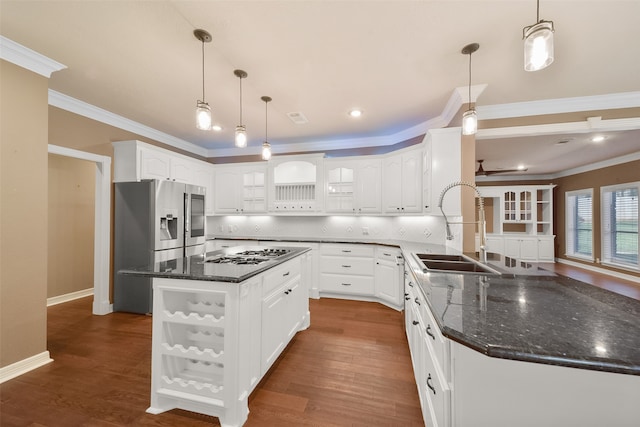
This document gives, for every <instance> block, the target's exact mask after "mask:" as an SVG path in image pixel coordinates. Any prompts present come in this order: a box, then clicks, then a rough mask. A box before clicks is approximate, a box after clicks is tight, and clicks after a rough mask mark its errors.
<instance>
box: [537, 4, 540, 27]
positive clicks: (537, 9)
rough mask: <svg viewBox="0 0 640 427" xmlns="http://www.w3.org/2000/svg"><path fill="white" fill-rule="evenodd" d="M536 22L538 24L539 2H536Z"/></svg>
mask: <svg viewBox="0 0 640 427" xmlns="http://www.w3.org/2000/svg"><path fill="white" fill-rule="evenodd" d="M536 22H540V0H537V1H536Z"/></svg>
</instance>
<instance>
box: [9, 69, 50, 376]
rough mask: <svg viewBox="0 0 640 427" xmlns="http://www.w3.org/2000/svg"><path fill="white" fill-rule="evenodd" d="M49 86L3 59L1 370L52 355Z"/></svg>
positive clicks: (39, 78) (41, 79) (44, 79)
mask: <svg viewBox="0 0 640 427" xmlns="http://www.w3.org/2000/svg"><path fill="white" fill-rule="evenodd" d="M47 86H48V80H47V79H46V78H45V77H42V76H40V75H38V74H35V73H33V72H30V71H27V70H25V69H23V68H20V67H18V66H16V65H13V64H11V63H8V62H6V61H3V60H0V166H1V167H0V177H1V178H0V184H1V185H0V189H1V190H0V367H4V366H7V365H10V364H12V363H15V362H17V361H20V360H23V359H25V358H27V357H31V356H34V355H37V354H40V353H42V352H44V351H46V350H47V335H46V332H47V309H46V302H47V215H46V214H45V213H46V211H47V115H48V108H47V102H48V101H47V99H48V94H47Z"/></svg>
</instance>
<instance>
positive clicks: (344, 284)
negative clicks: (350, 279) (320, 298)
mask: <svg viewBox="0 0 640 427" xmlns="http://www.w3.org/2000/svg"><path fill="white" fill-rule="evenodd" d="M341 285H342V286H351V283H341Z"/></svg>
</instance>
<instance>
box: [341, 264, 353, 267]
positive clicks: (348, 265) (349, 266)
mask: <svg viewBox="0 0 640 427" xmlns="http://www.w3.org/2000/svg"><path fill="white" fill-rule="evenodd" d="M342 266H343V267H344V268H351V266H350V265H344V264H342Z"/></svg>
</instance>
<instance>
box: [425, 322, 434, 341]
mask: <svg viewBox="0 0 640 427" xmlns="http://www.w3.org/2000/svg"><path fill="white" fill-rule="evenodd" d="M426 331H427V335H429V336H430V337H431V338H433V339H434V340H435V339H436V336H435V335H433V332H431V325H427V329H426Z"/></svg>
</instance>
